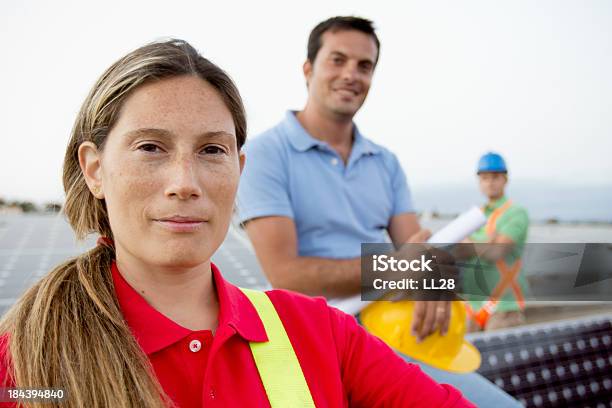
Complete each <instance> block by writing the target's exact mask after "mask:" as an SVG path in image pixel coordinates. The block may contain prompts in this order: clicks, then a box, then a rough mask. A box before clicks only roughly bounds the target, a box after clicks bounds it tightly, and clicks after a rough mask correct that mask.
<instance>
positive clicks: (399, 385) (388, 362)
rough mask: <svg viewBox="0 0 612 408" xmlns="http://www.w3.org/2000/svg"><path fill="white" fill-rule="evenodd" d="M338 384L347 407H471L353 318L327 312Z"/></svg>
mask: <svg viewBox="0 0 612 408" xmlns="http://www.w3.org/2000/svg"><path fill="white" fill-rule="evenodd" d="M329 310H330V315H331V316H330V319H331V323H332V330H333V331H335V337H336V341H337V345H338V353H339V359H340V361H341V367H342V379H343V380H342V381H343V385H344V388H345V391H346V393H347V395H348V397H349V406H351V407H444V408H450V407H453V408H457V407H474V406H475V405H473V404H472V403H471V402H469V401H468V400H466V399H465V398H463V396H462V394H461V392H459V391H458V390H457V389H455V388H454V387H452V386H450V385H448V384H438V383H436V382H435V381H434V380H433V379H432V378H431V377H429V376H428V375H427V374H425V373H424V372H423V371H421V369H420V367H419V366H418V365H416V364H412V363H408V362H406V361H404V360H403V359H402V358H401V357H400V356H398V355H397V354H396V353H395V352H394V351H393V350H392V349H391V348H390V347H389V346H387V345H386V344H385V343H384V342H382V341H381V340H380V339H378V338H377V337H374V336H372V335H371V334H369V333H368V332H366V331H365V329H364V328H363V327H361V326H360V325H359V324H357V322H356V320H355V318H354V317H353V316H350V315H347V314H346V313H343V312H341V311H339V310H337V309H334V308H329Z"/></svg>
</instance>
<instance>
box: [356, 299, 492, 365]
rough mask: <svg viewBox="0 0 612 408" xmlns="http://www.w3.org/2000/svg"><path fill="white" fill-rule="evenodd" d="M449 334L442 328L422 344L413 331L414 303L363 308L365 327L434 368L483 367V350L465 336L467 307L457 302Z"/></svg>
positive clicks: (404, 302)
mask: <svg viewBox="0 0 612 408" xmlns="http://www.w3.org/2000/svg"><path fill="white" fill-rule="evenodd" d="M451 303H452V309H451V321H450V324H449V328H448V332H447V333H446V335H444V336H441V335H440V333H439V332H438V331H436V332H435V333H433V334H432V335H430V336H427V337H426V338H425V339H423V341H422V342H421V343H417V339H416V337H415V336H413V335H412V334H411V333H410V328H411V326H412V316H413V312H414V302H413V301H410V300H404V301H399V302H392V301H383V300H381V301H376V302H372V303H371V304H369V305H368V306H367V307H366V308H365V309H363V310H362V311H361V316H360V318H361V322H362V323H363V325H364V327H365V328H366V329H367V330H368V331H369V332H370V333H372V334H374V335H375V336H377V337H379V338H380V339H381V340H383V341H384V342H385V343H387V344H388V345H389V346H391V347H393V348H395V349H396V350H398V351H400V352H401V353H404V354H406V355H407V356H410V357H412V358H414V359H416V360H419V361H422V362H423V363H425V364H429V365H430V366H432V367H435V368H439V369H441V370H446V371H451V372H454V373H469V372H472V371H474V370H476V369H478V367H480V352H479V351H478V349H477V348H476V347H474V346H473V345H472V344H470V343H469V342H467V341H466V340H464V339H463V336H464V335H465V331H466V313H465V306H464V304H463V302H461V301H453V302H451Z"/></svg>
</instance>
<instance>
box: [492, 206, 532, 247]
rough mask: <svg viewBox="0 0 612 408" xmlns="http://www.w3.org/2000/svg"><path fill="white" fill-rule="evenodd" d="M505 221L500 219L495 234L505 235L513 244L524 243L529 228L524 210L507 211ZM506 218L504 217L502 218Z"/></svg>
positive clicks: (527, 217)
mask: <svg viewBox="0 0 612 408" xmlns="http://www.w3.org/2000/svg"><path fill="white" fill-rule="evenodd" d="M508 212H509V213H508V214H507V219H503V218H502V219H500V220H499V221H498V225H497V233H498V234H500V235H505V236H507V237H509V238H510V239H512V241H514V242H515V243H520V242H524V241H525V239H526V238H527V230H528V228H529V216H528V215H527V211H526V210H525V209H524V208H520V207H519V208H516V209H514V211H511V212H510V210H508ZM504 218H506V217H504Z"/></svg>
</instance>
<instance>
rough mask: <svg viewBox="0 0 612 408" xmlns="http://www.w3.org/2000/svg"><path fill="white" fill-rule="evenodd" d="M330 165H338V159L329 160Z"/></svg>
mask: <svg viewBox="0 0 612 408" xmlns="http://www.w3.org/2000/svg"><path fill="white" fill-rule="evenodd" d="M331 164H332V165H333V166H335V165H336V164H338V159H337V158H335V157H334V158H333V159H331Z"/></svg>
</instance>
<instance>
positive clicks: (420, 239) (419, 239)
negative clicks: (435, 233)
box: [408, 229, 431, 244]
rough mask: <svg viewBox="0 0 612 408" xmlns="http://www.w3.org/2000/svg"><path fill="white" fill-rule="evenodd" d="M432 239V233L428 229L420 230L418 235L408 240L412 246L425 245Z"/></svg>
mask: <svg viewBox="0 0 612 408" xmlns="http://www.w3.org/2000/svg"><path fill="white" fill-rule="evenodd" d="M430 237H431V231H430V230H428V229H422V230H418V231H417V232H416V234H413V235H411V236H410V238H409V239H408V242H409V243H411V244H414V243H424V242H427V240H428V239H429V238H430Z"/></svg>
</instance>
